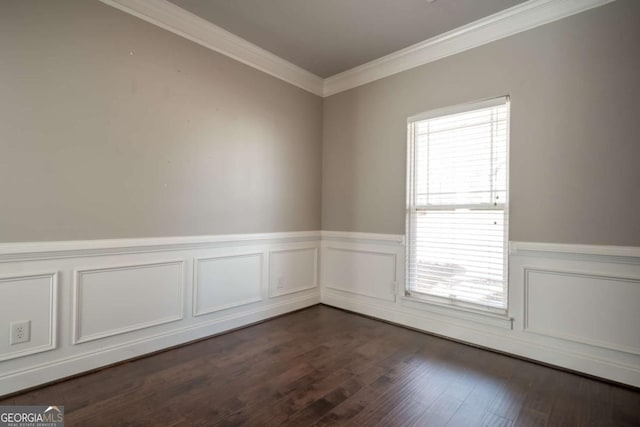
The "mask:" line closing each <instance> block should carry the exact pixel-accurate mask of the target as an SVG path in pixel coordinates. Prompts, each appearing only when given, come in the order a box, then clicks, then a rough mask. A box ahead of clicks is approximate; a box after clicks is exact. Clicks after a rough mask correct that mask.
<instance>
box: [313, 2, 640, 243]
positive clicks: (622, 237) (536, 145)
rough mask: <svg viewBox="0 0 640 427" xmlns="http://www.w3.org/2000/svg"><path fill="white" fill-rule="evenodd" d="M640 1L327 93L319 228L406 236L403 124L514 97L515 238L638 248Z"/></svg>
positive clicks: (512, 231) (512, 203) (512, 214)
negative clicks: (416, 116) (414, 118)
mask: <svg viewBox="0 0 640 427" xmlns="http://www.w3.org/2000/svg"><path fill="white" fill-rule="evenodd" d="M639 19H640V2H637V1H634V0H618V1H616V2H613V3H611V4H609V5H606V6H603V7H598V8H596V9H593V10H591V11H588V12H585V13H581V14H578V15H574V16H572V17H569V18H566V19H563V20H560V21H557V22H554V23H551V24H548V25H544V26H542V27H539V28H537V29H534V30H530V31H527V32H524V33H521V34H518V35H515V36H512V37H509V38H506V39H502V40H499V41H496V42H493V43H491V44H488V45H484V46H482V47H478V48H475V49H472V50H469V51H466V52H463V53H460V54H457V55H454V56H451V57H448V58H445V59H442V60H439V61H436V62H433V63H430V64H426V65H424V66H421V67H418V68H415V69H412V70H409V71H405V72H403V73H400V74H396V75H393V76H390V77H387V78H385V79H382V80H378V81H375V82H372V83H370V84H367V85H364V86H360V87H357V88H354V89H351V90H349V91H346V92H342V93H339V94H336V95H333V96H331V97H329V98H325V103H324V142H323V182H322V228H323V229H324V230H339V231H357V232H374V233H393V234H404V232H405V228H404V222H405V168H406V166H405V161H406V119H407V117H408V116H411V115H414V114H417V113H420V112H424V111H428V110H431V109H435V108H439V107H445V106H450V105H456V104H460V103H466V102H471V101H475V100H480V99H485V98H491V97H497V96H501V95H510V96H511V141H510V190H511V194H510V230H509V234H510V240H515V241H539V242H558V243H580V244H603V245H629V246H638V245H640V221H638V214H637V212H638V210H640V199H639V198H638V197H636V194H637V193H638V189H639V188H640V167H638V159H639V158H640V144H639V143H638V119H639V118H640V103H639V102H638V99H640V74H639V73H638V70H639V69H640V50H639V49H638V40H640V25H638V22H639Z"/></svg>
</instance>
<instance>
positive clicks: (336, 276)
mask: <svg viewBox="0 0 640 427" xmlns="http://www.w3.org/2000/svg"><path fill="white" fill-rule="evenodd" d="M324 256H325V258H323V264H324V276H323V277H324V278H323V280H324V286H325V287H326V288H329V289H336V290H339V291H343V292H349V293H353V294H358V295H364V296H367V297H371V298H377V299H381V300H385V301H395V288H396V285H397V280H398V279H397V275H396V272H397V259H396V258H397V256H396V254H395V253H387V252H376V251H368V250H359V249H346V248H337V247H331V246H329V247H327V248H326V250H325V252H324Z"/></svg>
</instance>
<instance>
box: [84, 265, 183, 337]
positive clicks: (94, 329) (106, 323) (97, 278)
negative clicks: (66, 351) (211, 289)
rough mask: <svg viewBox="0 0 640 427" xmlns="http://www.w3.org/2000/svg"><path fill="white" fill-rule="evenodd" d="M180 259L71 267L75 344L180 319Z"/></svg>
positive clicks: (181, 286)
mask: <svg viewBox="0 0 640 427" xmlns="http://www.w3.org/2000/svg"><path fill="white" fill-rule="evenodd" d="M183 294H184V261H182V260H178V261H165V262H156V263H152V264H134V265H124V266H116V267H100V268H82V269H78V270H76V272H75V283H74V306H75V307H74V314H75V318H74V332H75V333H74V344H79V343H83V342H86V341H92V340H97V339H100V338H105V337H109V336H112V335H118V334H124V333H127V332H131V331H135V330H138V329H143V328H148V327H150V326H157V325H161V324H163V323H168V322H175V321H176V320H180V319H182V301H183Z"/></svg>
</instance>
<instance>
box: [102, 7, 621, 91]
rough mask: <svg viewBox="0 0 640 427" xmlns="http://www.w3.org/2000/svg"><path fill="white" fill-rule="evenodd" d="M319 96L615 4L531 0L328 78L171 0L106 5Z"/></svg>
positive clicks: (344, 89)
mask: <svg viewBox="0 0 640 427" xmlns="http://www.w3.org/2000/svg"><path fill="white" fill-rule="evenodd" d="M100 1H101V2H102V3H105V4H107V5H109V6H112V7H115V8H117V9H120V10H122V11H124V12H126V13H129V14H131V15H133V16H136V17H138V18H140V19H143V20H145V21H147V22H150V23H152V24H154V25H157V26H159V27H161V28H164V29H165V30H168V31H171V32H172V33H175V34H177V35H179V36H182V37H184V38H186V39H189V40H191V41H193V42H195V43H198V44H200V45H202V46H204V47H206V48H208V49H211V50H213V51H216V52H219V53H221V54H223V55H226V56H228V57H230V58H233V59H235V60H237V61H239V62H242V63H243V64H246V65H248V66H250V67H253V68H256V69H258V70H260V71H263V72H265V73H267V74H269V75H271V76H274V77H276V78H279V79H281V80H284V81H285V82H287V83H290V84H292V85H294V86H297V87H300V88H302V89H304V90H307V91H309V92H311V93H313V94H316V95H319V96H324V97H326V96H330V95H334V94H336V93H339V92H343V91H346V90H349V89H352V88H354V87H357V86H361V85H364V84H366V83H370V82H372V81H375V80H379V79H382V78H384V77H388V76H391V75H393V74H397V73H400V72H402V71H406V70H409V69H411V68H415V67H418V66H420V65H424V64H427V63H429V62H433V61H437V60H438V59H442V58H445V57H447V56H451V55H455V54H456V53H460V52H463V51H465V50H469V49H473V48H474V47H478V46H482V45H484V44H487V43H490V42H493V41H496V40H500V39H503V38H505V37H509V36H511V35H514V34H517V33H520V32H523V31H526V30H530V29H532V28H535V27H539V26H541V25H544V24H548V23H550V22H554V21H557V20H560V19H562V18H566V17H568V16H571V15H575V14H577V13H580V12H584V11H586V10H589V9H592V8H595V7H598V6H603V5H605V4H607V3H611V2H613V1H615V0H529V1H526V2H524V3H521V4H519V5H516V6H514V7H511V8H508V9H505V10H503V11H500V12H498V13H495V14H493V15H490V16H487V17H485V18H481V19H479V20H477V21H474V22H471V23H469V24H467V25H463V26H462V27H459V28H456V29H453V30H451V31H448V32H446V33H443V34H440V35H438V36H435V37H432V38H430V39H427V40H425V41H422V42H420V43H416V44H414V45H412V46H409V47H406V48H404V49H401V50H398V51H396V52H393V53H391V54H389V55H386V56H383V57H381V58H378V59H375V60H373V61H370V62H367V63H365V64H362V65H359V66H357V67H354V68H352V69H350V70H347V71H343V72H342V73H338V74H336V75H334V76H331V77H328V78H326V79H322V78H321V77H318V76H316V75H315V74H313V73H311V72H309V71H307V70H305V69H303V68H300V67H299V66H297V65H295V64H292V63H291V62H289V61H287V60H285V59H282V58H280V57H279V56H276V55H274V54H273V53H271V52H268V51H267V50H265V49H262V48H261V47H258V46H256V45H255V44H253V43H250V42H248V41H246V40H245V39H243V38H241V37H238V36H236V35H235V34H232V33H230V32H228V31H226V30H224V29H223V28H221V27H219V26H217V25H214V24H212V23H211V22H209V21H207V20H205V19H202V18H200V17H198V16H196V15H194V14H192V13H191V12H188V11H186V10H184V9H182V8H181V7H179V6H176V5H175V4H173V3H171V2H169V1H167V0H100Z"/></svg>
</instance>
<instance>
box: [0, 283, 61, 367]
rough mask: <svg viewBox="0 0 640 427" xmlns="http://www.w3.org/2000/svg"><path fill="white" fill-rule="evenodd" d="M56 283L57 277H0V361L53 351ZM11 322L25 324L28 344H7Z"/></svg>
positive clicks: (54, 346)
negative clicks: (27, 327) (27, 330)
mask: <svg viewBox="0 0 640 427" xmlns="http://www.w3.org/2000/svg"><path fill="white" fill-rule="evenodd" d="M57 282H58V274H57V273H43V274H26V275H19V276H3V277H0V361H2V360H8V359H14V358H16V357H22V356H27V355H30V354H35V353H40V352H42V351H47V350H53V349H55V348H56V322H57V293H58V291H57ZM15 321H29V335H30V339H29V341H27V342H22V343H16V344H10V333H11V322H15Z"/></svg>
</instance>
